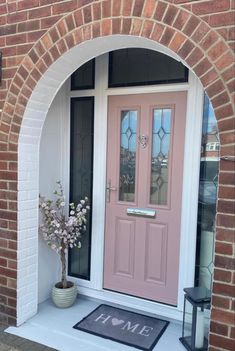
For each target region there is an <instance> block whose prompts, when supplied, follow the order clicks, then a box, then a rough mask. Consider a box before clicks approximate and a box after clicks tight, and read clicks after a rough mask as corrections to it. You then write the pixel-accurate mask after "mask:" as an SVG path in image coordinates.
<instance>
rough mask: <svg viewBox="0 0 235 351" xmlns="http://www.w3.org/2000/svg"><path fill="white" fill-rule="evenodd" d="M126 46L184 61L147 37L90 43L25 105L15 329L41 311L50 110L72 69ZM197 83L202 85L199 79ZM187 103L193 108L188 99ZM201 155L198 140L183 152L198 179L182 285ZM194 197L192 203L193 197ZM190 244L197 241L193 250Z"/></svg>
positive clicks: (190, 253)
mask: <svg viewBox="0 0 235 351" xmlns="http://www.w3.org/2000/svg"><path fill="white" fill-rule="evenodd" d="M127 47H139V48H146V49H152V50H155V51H159V52H162V53H164V54H166V55H169V56H171V57H173V58H174V59H176V60H178V61H182V60H181V59H180V57H178V56H177V55H176V54H175V53H174V52H172V51H171V50H169V49H168V48H166V47H164V46H162V45H161V44H158V43H156V42H154V41H152V40H149V39H146V38H141V37H134V36H127V35H115V36H107V37H102V38H96V39H94V40H89V41H87V42H84V43H81V44H79V45H77V46H75V47H74V48H72V49H70V50H69V51H68V52H66V53H65V54H63V55H62V56H61V57H60V58H59V59H58V60H57V61H56V62H54V63H53V64H52V65H51V66H50V67H49V69H48V70H47V71H46V72H45V74H44V75H43V77H42V78H41V79H40V80H39V82H38V84H37V85H36V87H35V89H34V91H33V93H32V95H31V97H30V99H29V102H28V104H27V106H26V109H25V112H24V116H23V121H22V126H21V130H20V135H19V146H18V247H17V260H18V266H17V325H20V324H22V323H23V322H25V321H26V320H27V319H28V318H30V317H32V316H33V315H34V314H36V313H37V305H38V194H39V145H40V138H41V132H42V127H43V124H44V122H45V119H46V116H47V112H48V110H49V107H50V105H51V103H52V101H53V99H54V97H55V95H56V93H57V92H58V91H59V89H60V87H61V86H62V85H63V83H64V82H65V81H66V79H67V78H68V77H69V76H70V75H71V74H72V73H73V71H75V70H76V69H77V68H78V67H80V66H81V65H82V64H84V63H85V62H87V61H89V60H90V59H92V58H94V57H96V56H99V55H102V54H104V53H106V52H109V51H112V50H116V49H120V48H127ZM182 62H183V61H182ZM183 64H185V62H183ZM185 65H186V64H185ZM194 79H195V81H198V79H197V78H196V77H195V78H194ZM197 87H198V89H196V90H195V91H194V94H198V99H199V100H200V99H201V98H202V88H201V85H200V84H199V83H197ZM189 95H190V94H189ZM189 100H190V96H189ZM188 104H189V105H190V101H189V102H188ZM199 105H200V104H199ZM200 108H201V107H200V106H199V107H197V106H194V111H196V114H197V115H200V114H201V112H202V111H201V110H200ZM198 109H199V110H198ZM195 120H196V118H195ZM193 123H194V124H195V128H196V129H197V130H199V131H200V128H201V125H200V122H199V124H198V122H196V121H194V122H192V126H193ZM196 124H197V125H196ZM193 137H194V131H193V130H192V132H191V134H188V136H187V137H186V138H188V139H189V140H188V143H189V144H190V140H192V139H193ZM186 145H187V140H186ZM190 152H191V153H190ZM192 155H193V157H192ZM199 156H200V140H199V143H198V150H197V151H196V154H195V151H194V153H193V154H192V151H190V150H186V153H185V159H186V160H187V162H188V163H187V164H188V169H190V170H191V171H192V168H193V167H194V170H196V175H195V177H194V178H195V179H192V180H191V181H190V182H186V183H185V184H186V185H185V187H184V191H183V213H184V216H185V219H184V222H183V224H182V227H183V231H184V233H185V234H184V236H183V237H182V238H181V242H183V243H184V244H183V246H182V245H181V252H182V251H183V250H187V255H181V256H182V258H181V260H180V272H181V273H180V274H181V275H183V278H182V282H188V283H189V284H192V282H193V281H192V280H193V272H185V270H184V269H183V267H184V266H187V265H190V266H193V265H194V262H195V240H196V216H197V213H196V204H197V191H196V192H195V191H194V197H193V198H192V196H191V194H192V191H191V190H192V189H195V187H196V189H197V187H198V173H197V172H199ZM193 158H196V159H197V158H198V164H195V163H194V161H193ZM188 169H185V171H184V177H185V179H187V178H188V174H187V172H188ZM190 196H191V199H189V198H190ZM184 202H185V203H187V204H188V203H190V202H191V203H192V204H194V206H192V209H190V208H188V206H186V205H184ZM190 211H191V212H190ZM192 220H193V223H192ZM189 221H190V222H191V223H189ZM194 224H195V225H194ZM189 227H195V231H194V232H191V233H190V240H189V238H188V237H187V235H186V232H187V229H188V228H189ZM189 241H193V242H194V246H193V249H192V245H191V244H190V243H189ZM186 256H187V259H186ZM182 284H183V283H182ZM182 284H180V286H179V289H182V287H183V285H182Z"/></svg>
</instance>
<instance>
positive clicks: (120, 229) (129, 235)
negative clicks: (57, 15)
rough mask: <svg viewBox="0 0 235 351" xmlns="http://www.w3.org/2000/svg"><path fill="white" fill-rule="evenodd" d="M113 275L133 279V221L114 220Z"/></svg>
mask: <svg viewBox="0 0 235 351" xmlns="http://www.w3.org/2000/svg"><path fill="white" fill-rule="evenodd" d="M114 245H115V252H114V274H115V275H119V276H123V277H129V278H134V264H135V262H134V260H135V258H134V252H135V221H133V220H128V219H123V218H116V224H115V239H114Z"/></svg>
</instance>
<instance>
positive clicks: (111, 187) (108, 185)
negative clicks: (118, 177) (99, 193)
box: [106, 180, 117, 202]
mask: <svg viewBox="0 0 235 351" xmlns="http://www.w3.org/2000/svg"><path fill="white" fill-rule="evenodd" d="M111 191H117V188H116V187H115V186H111V180H109V181H108V184H107V185H106V201H107V202H110V193H111Z"/></svg>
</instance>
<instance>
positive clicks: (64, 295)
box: [51, 282, 78, 308]
mask: <svg viewBox="0 0 235 351" xmlns="http://www.w3.org/2000/svg"><path fill="white" fill-rule="evenodd" d="M68 285H69V287H68V288H67V289H62V288H61V287H62V284H61V282H59V283H56V284H55V285H54V287H53V288H52V293H51V297H52V301H53V302H54V304H55V305H56V306H57V307H60V308H67V307H70V306H72V305H73V304H74V302H75V300H76V297H77V292H78V291H77V286H76V285H75V284H74V283H73V282H68Z"/></svg>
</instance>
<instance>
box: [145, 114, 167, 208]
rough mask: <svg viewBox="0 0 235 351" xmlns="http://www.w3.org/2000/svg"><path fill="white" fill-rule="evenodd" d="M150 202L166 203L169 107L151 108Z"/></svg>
mask: <svg viewBox="0 0 235 351" xmlns="http://www.w3.org/2000/svg"><path fill="white" fill-rule="evenodd" d="M152 133H153V134H152V159H151V185H150V203H151V204H154V205H167V193H168V159H169V151H170V139H171V109H169V108H163V109H154V110H153V132H152Z"/></svg>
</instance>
